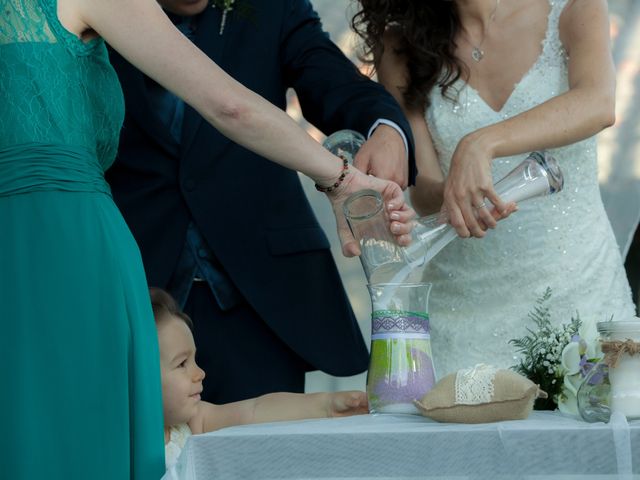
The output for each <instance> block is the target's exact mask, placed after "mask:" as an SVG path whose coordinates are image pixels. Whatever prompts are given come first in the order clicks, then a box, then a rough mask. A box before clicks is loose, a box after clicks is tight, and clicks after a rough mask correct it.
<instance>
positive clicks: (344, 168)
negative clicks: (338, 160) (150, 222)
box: [316, 158, 349, 193]
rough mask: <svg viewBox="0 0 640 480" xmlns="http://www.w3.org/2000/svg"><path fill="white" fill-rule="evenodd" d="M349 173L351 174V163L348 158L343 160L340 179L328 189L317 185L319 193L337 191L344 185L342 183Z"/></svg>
mask: <svg viewBox="0 0 640 480" xmlns="http://www.w3.org/2000/svg"><path fill="white" fill-rule="evenodd" d="M347 173H349V161H348V160H347V159H346V158H343V159H342V173H341V174H340V176H339V177H338V179H337V180H336V182H335V183H334V184H333V185H329V186H328V187H323V186H322V185H318V184H317V183H316V190H318V191H319V192H322V193H328V192H331V191H333V190H335V189H336V188H338V186H339V185H340V184H341V183H342V181H343V180H344V177H346V176H347Z"/></svg>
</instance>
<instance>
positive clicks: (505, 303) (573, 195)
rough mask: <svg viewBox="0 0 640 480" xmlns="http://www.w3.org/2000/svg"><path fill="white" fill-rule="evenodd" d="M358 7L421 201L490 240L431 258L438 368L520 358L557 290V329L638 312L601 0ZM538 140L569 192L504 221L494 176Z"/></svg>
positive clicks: (464, 243)
mask: <svg viewBox="0 0 640 480" xmlns="http://www.w3.org/2000/svg"><path fill="white" fill-rule="evenodd" d="M360 6H361V10H360V12H359V13H358V14H357V15H356V17H355V18H354V26H355V28H356V30H357V31H358V32H359V34H360V35H361V36H362V37H363V39H364V40H365V44H366V47H367V49H368V53H370V54H372V56H373V58H374V59H375V66H376V69H377V73H378V78H379V80H380V81H381V83H383V84H384V85H385V86H386V87H387V89H388V90H389V91H391V92H392V93H393V94H394V96H395V97H396V98H397V99H398V100H399V101H400V102H401V104H402V105H403V107H404V108H405V112H406V113H407V116H408V117H409V119H410V121H411V125H412V128H413V130H414V136H415V140H416V159H417V161H418V169H419V175H418V179H417V183H416V187H414V188H413V189H412V191H411V199H412V202H413V206H414V208H415V209H416V211H418V212H419V214H420V215H426V214H428V213H433V212H434V211H437V210H439V209H440V207H441V205H442V204H443V203H444V208H446V209H447V211H448V212H450V215H451V219H452V220H451V223H452V224H453V225H454V227H456V230H457V231H458V233H459V234H460V236H462V237H468V236H470V235H471V236H473V237H485V238H483V239H478V238H470V239H466V238H465V239H458V240H456V241H454V242H452V243H451V244H450V245H449V246H448V247H446V248H445V249H444V250H443V251H442V252H441V253H440V254H438V256H436V257H435V259H434V260H433V261H432V262H431V263H430V264H429V265H428V266H427V268H426V269H425V272H424V280H425V281H429V282H432V283H433V288H432V291H431V298H430V310H429V314H430V320H431V328H432V345H433V353H434V363H435V369H436V373H437V375H438V377H441V376H443V375H445V374H447V373H449V372H452V371H455V370H457V369H459V368H465V367H469V366H473V365H474V364H476V363H481V362H482V363H491V364H493V365H495V366H498V367H509V366H511V365H514V364H516V363H517V357H516V353H515V350H514V348H513V346H512V345H510V344H509V340H510V339H512V338H514V337H521V336H522V335H523V334H525V333H526V330H525V329H526V328H527V327H530V328H532V327H533V324H532V322H531V320H529V319H528V317H527V313H528V312H529V311H530V310H531V309H532V307H533V306H534V304H535V301H536V299H537V298H539V297H540V296H541V295H542V294H543V292H544V291H545V289H546V288H547V287H551V289H552V297H551V300H550V303H549V305H550V307H551V315H552V321H554V322H555V323H557V324H560V323H568V322H569V321H570V319H571V316H572V315H573V316H575V315H576V312H579V315H580V318H581V319H582V321H583V323H584V324H587V325H592V324H593V323H595V322H598V321H603V320H607V319H609V318H610V317H611V316H613V319H614V320H629V319H631V318H633V315H634V311H635V307H634V305H633V304H632V301H631V293H630V289H629V284H628V281H627V278H626V275H625V272H624V269H623V265H622V260H621V256H620V253H619V249H618V246H617V245H616V241H615V238H614V235H613V232H612V229H611V226H610V223H609V221H608V219H607V216H606V213H605V211H604V208H603V205H602V200H601V197H600V191H599V187H598V179H597V158H596V140H595V138H594V135H595V134H597V133H598V132H599V131H601V130H602V129H604V128H606V127H608V126H610V125H612V124H613V123H614V119H615V116H614V96H615V72H614V68H613V61H612V59H611V53H610V43H609V30H608V25H609V24H608V12H607V5H606V1H605V0H535V1H522V0H430V1H427V2H425V1H419V0H409V1H407V0H390V1H384V0H360ZM425 105H426V112H425ZM425 119H426V122H425ZM541 149H548V150H549V152H550V153H551V154H552V155H553V156H554V157H555V158H556V159H557V160H558V162H559V164H560V167H561V169H562V171H563V173H564V178H565V186H564V190H563V191H562V192H560V193H558V194H556V195H552V196H549V197H545V198H538V199H533V200H529V201H526V202H523V203H522V204H520V205H518V208H519V210H518V211H517V212H516V213H514V214H512V215H510V216H509V218H506V219H504V220H502V221H500V222H499V225H497V226H496V222H495V221H494V220H493V218H492V216H491V214H490V212H489V211H488V210H487V208H486V207H482V205H483V204H484V202H485V199H487V200H489V201H491V202H492V203H493V204H494V205H496V207H497V210H498V211H503V210H504V209H505V208H506V205H505V204H504V203H503V202H501V201H500V199H499V198H498V197H497V196H496V194H495V192H494V190H493V182H494V181H496V180H498V179H499V178H501V177H502V176H504V175H505V174H506V173H507V172H509V171H510V170H511V169H512V168H513V167H514V166H515V165H516V164H517V163H519V162H520V161H521V160H522V159H523V158H524V156H525V155H526V153H528V152H530V151H533V150H541ZM474 211H475V212H477V214H474ZM494 214H495V215H496V216H497V213H494ZM494 227H495V230H492V228H494ZM488 229H490V230H488ZM485 234H486V236H485Z"/></svg>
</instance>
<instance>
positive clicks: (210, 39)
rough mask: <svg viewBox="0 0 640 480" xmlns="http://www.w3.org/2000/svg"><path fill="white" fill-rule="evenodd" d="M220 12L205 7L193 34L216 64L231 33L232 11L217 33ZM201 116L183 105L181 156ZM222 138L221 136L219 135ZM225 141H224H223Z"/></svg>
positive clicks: (220, 63) (196, 42)
mask: <svg viewBox="0 0 640 480" xmlns="http://www.w3.org/2000/svg"><path fill="white" fill-rule="evenodd" d="M221 20H222V13H221V12H220V9H219V8H211V7H207V10H206V11H205V12H204V13H203V14H202V16H201V17H200V19H199V20H198V24H197V27H196V35H195V41H194V43H195V45H196V46H197V47H198V48H199V49H200V50H202V51H203V52H204V53H205V54H206V55H207V56H208V57H209V58H211V59H213V61H214V62H216V64H218V66H220V67H223V65H222V53H223V50H224V46H225V43H226V41H227V39H228V38H229V37H230V36H231V35H232V34H233V31H234V28H233V24H234V23H236V22H234V19H233V12H231V13H230V14H227V23H226V26H225V29H224V33H223V34H222V35H219V33H218V32H219V31H220V21H221ZM203 121H204V120H203V118H202V116H201V115H200V114H199V113H198V112H196V111H195V110H194V109H193V108H192V107H191V106H189V105H185V112H184V121H183V124H182V141H181V145H182V156H183V157H184V156H185V155H186V154H187V153H188V151H189V149H190V147H191V145H192V143H193V140H194V138H195V136H196V133H197V132H198V129H199V128H200V126H201V124H202V122H203ZM221 137H222V138H226V137H223V136H222V135H221ZM225 143H226V142H225Z"/></svg>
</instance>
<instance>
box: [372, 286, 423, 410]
mask: <svg viewBox="0 0 640 480" xmlns="http://www.w3.org/2000/svg"><path fill="white" fill-rule="evenodd" d="M368 288H369V293H370V294H371V304H372V307H373V308H372V313H371V356H370V359H369V371H368V373H367V396H368V399H369V411H370V412H371V413H409V414H419V413H420V412H419V411H418V409H417V408H416V407H415V406H414V404H413V401H414V400H419V399H421V398H422V396H423V395H424V394H425V393H427V392H428V391H429V390H431V388H432V387H433V385H434V383H435V373H434V370H433V361H432V358H433V357H432V354H431V337H430V333H429V314H428V301H429V292H430V290H431V284H430V283H404V284H391V283H383V284H370V285H369V286H368Z"/></svg>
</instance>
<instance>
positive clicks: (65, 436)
mask: <svg viewBox="0 0 640 480" xmlns="http://www.w3.org/2000/svg"><path fill="white" fill-rule="evenodd" d="M197 1H198V0H196V2H197ZM199 1H207V0H199ZM194 3H195V2H194ZM0 7H1V9H0V225H1V230H0V329H1V330H0V379H1V381H2V391H1V392H0V478H3V479H5V478H6V479H12V480H22V479H44V478H47V479H55V480H57V479H65V480H73V479H92V480H96V479H109V480H116V479H126V478H135V479H136V480H138V479H140V480H147V479H148V480H157V479H158V478H160V477H161V476H162V474H163V472H164V458H163V454H164V448H163V447H164V446H163V419H162V399H161V391H160V383H159V379H160V374H159V363H158V362H159V360H158V347H157V339H156V332H155V327H154V323H153V315H152V312H151V307H150V303H149V296H148V291H147V285H146V281H145V277H144V272H143V268H142V263H141V260H140V255H139V252H138V249H137V246H136V244H135V242H134V240H133V238H132V236H131V235H130V233H129V231H128V229H127V226H126V225H125V223H124V221H123V219H122V217H121V216H120V214H119V212H118V210H117V209H116V207H115V206H114V203H113V202H112V199H111V196H110V191H109V187H108V185H107V184H106V182H105V180H104V178H103V173H104V171H105V170H106V169H107V168H108V167H109V165H110V164H111V163H112V161H113V159H114V156H115V153H116V146H117V144H118V133H119V129H120V127H121V123H122V119H123V98H122V93H121V91H120V87H119V84H118V81H117V78H116V75H115V74H114V72H113V70H112V69H111V66H110V65H109V63H108V59H107V54H106V49H105V45H104V41H103V40H102V38H104V39H106V40H107V41H109V42H110V43H111V44H112V45H113V46H114V48H116V49H117V50H119V51H120V53H122V54H123V55H124V56H125V57H127V58H128V59H129V60H131V61H132V62H133V63H134V64H136V66H138V67H139V68H140V69H142V70H144V71H145V72H147V73H148V74H149V75H151V76H152V77H153V78H154V79H155V80H157V81H158V82H159V83H161V84H162V85H163V86H165V87H167V88H169V89H171V90H173V91H174V92H175V93H176V94H178V95H179V96H181V97H183V98H184V99H185V100H186V101H187V102H188V103H190V104H192V105H194V106H195V107H196V108H197V109H198V110H199V111H200V112H201V113H202V114H203V116H204V117H205V118H207V119H209V121H210V122H211V123H212V124H213V125H214V126H216V127H217V128H218V129H219V130H220V131H222V132H223V133H225V134H226V135H228V136H229V137H230V138H232V139H233V140H235V141H237V142H238V143H240V144H242V145H244V146H246V147H247V148H250V149H252V150H255V151H256V152H258V153H260V154H261V155H263V156H266V157H268V158H271V159H274V160H276V161H278V163H281V164H282V165H284V166H286V167H290V168H295V169H298V170H300V171H301V172H303V173H305V174H307V175H309V176H310V177H312V178H314V179H315V180H316V182H317V183H318V184H320V185H324V186H327V185H331V184H334V183H335V184H337V188H336V189H334V190H333V191H331V192H330V193H329V194H328V196H329V199H330V201H331V202H332V203H333V205H334V208H335V209H338V208H339V206H340V203H341V201H342V200H343V199H344V198H345V197H346V196H347V195H348V194H349V193H350V192H353V191H356V190H358V189H361V188H375V189H376V190H379V191H381V192H383V195H384V196H385V198H386V199H387V201H388V202H389V203H393V208H395V209H396V210H398V212H399V214H400V221H399V222H396V223H398V227H399V230H397V232H396V233H397V235H398V238H399V241H400V242H403V241H406V235H404V234H406V233H407V231H408V228H409V227H408V225H409V223H408V220H409V218H410V216H411V215H412V211H411V209H409V208H408V207H406V206H405V205H404V202H403V199H402V193H401V191H400V189H399V187H398V186H397V185H395V184H392V183H389V182H385V181H382V180H378V179H375V178H372V177H367V176H366V175H364V174H361V173H359V172H357V171H352V172H351V173H350V174H349V175H346V176H343V175H341V174H342V173H343V170H342V169H343V166H342V162H341V161H340V160H339V159H337V158H335V157H333V156H331V155H330V154H328V152H326V151H324V150H323V149H322V148H321V147H320V146H319V145H318V144H317V143H316V142H314V141H313V139H311V138H310V137H309V136H308V135H306V134H305V133H304V132H303V131H302V130H301V129H300V128H299V127H297V126H296V124H295V123H294V122H293V121H291V120H290V119H289V118H288V117H287V116H286V115H285V114H284V113H282V112H281V111H279V110H277V109H276V108H274V107H272V106H271V105H269V104H268V103H267V102H266V101H264V100H263V99H262V98H260V97H258V96H257V95H255V94H253V93H252V92H250V91H248V90H246V89H245V88H244V87H242V86H241V85H240V84H237V83H236V82H234V81H233V80H231V78H230V77H228V76H227V75H226V74H225V73H224V72H222V71H221V70H220V69H219V68H218V67H217V66H216V65H215V64H213V63H212V62H210V61H209V60H208V59H207V58H206V57H205V56H204V55H202V54H201V53H200V52H199V51H198V50H197V49H196V48H195V47H194V46H193V45H192V44H191V43H190V42H189V41H187V40H186V39H184V38H183V37H182V36H181V34H180V33H179V32H178V31H177V30H175V28H174V27H173V26H172V24H171V23H170V22H169V21H168V19H167V18H166V17H165V15H164V14H163V13H162V11H161V9H160V8H159V7H158V6H157V5H156V4H155V2H154V1H153V0H109V1H105V0H57V1H56V0H0ZM99 35H100V36H99ZM182 72H187V74H183V73H182ZM221 181H224V179H221ZM220 208H234V206H233V205H221V206H220ZM336 211H338V210H336ZM246 213H247V212H238V214H246ZM339 225H340V228H339V230H340V234H341V237H342V238H343V243H344V251H345V253H346V254H357V253H358V247H357V245H356V244H355V242H353V241H352V239H350V238H349V237H348V235H347V234H346V232H345V231H344V230H343V229H342V227H343V225H342V224H341V222H339ZM168 228H170V226H168ZM229 235H233V232H229Z"/></svg>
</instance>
